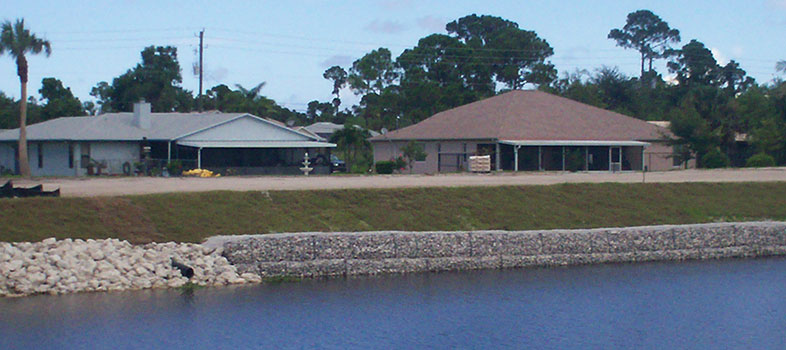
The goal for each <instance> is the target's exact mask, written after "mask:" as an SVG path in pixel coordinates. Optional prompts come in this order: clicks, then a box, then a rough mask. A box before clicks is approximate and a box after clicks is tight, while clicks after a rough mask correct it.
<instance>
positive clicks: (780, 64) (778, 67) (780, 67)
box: [775, 60, 786, 73]
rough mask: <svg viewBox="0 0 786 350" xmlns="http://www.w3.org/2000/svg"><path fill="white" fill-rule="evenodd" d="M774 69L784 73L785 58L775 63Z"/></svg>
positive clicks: (785, 66)
mask: <svg viewBox="0 0 786 350" xmlns="http://www.w3.org/2000/svg"><path fill="white" fill-rule="evenodd" d="M775 71H776V72H783V73H786V60H783V61H778V63H775Z"/></svg>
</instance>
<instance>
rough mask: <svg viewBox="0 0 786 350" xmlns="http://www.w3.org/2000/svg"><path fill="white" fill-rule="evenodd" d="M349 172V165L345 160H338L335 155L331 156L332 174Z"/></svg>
mask: <svg viewBox="0 0 786 350" xmlns="http://www.w3.org/2000/svg"><path fill="white" fill-rule="evenodd" d="M337 171H341V172H347V165H346V163H344V161H343V160H341V159H338V157H336V155H335V154H331V155H330V172H337Z"/></svg>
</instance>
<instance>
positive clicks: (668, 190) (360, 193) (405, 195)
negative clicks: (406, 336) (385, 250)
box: [0, 182, 786, 243]
mask: <svg viewBox="0 0 786 350" xmlns="http://www.w3.org/2000/svg"><path fill="white" fill-rule="evenodd" d="M751 220H786V183H783V182H772V183H689V184H688V183H686V184H616V183H607V184H563V185H553V186H502V187H456V188H412V189H379V190H367V189H363V190H329V191H328V190H326V191H270V192H259V191H256V192H227V191H218V192H202V193H170V194H155V195H144V196H125V197H101V198H27V199H0V241H38V240H41V239H43V238H46V237H52V236H54V237H58V238H66V237H71V238H107V237H116V238H121V239H127V240H129V241H131V242H134V243H144V242H151V241H156V242H163V241H178V242H200V241H202V240H204V239H205V238H206V237H208V236H212V235H219V234H221V235H232V234H255V233H271V232H303V231H369V230H416V231H434V230H447V231H454V230H481V229H502V230H527V229H553V228H591V227H607V226H634V225H650V224H686V223H702V222H713V221H751Z"/></svg>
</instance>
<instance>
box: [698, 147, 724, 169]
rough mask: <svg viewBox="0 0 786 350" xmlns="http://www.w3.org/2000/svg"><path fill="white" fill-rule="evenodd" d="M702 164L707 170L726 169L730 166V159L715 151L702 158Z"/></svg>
mask: <svg viewBox="0 0 786 350" xmlns="http://www.w3.org/2000/svg"><path fill="white" fill-rule="evenodd" d="M701 164H702V165H703V166H704V167H705V168H707V169H717V168H725V167H727V166H729V157H728V156H726V155H725V154H723V153H721V151H719V150H717V149H714V150H712V151H709V152H707V154H705V155H704V156H703V157H701Z"/></svg>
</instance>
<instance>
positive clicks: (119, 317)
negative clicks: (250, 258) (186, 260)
mask: <svg viewBox="0 0 786 350" xmlns="http://www.w3.org/2000/svg"><path fill="white" fill-rule="evenodd" d="M152 348H162V349H178V348H239V349H245V348H293V349H302V348H327V349H346V348H356V349H365V348H376V349H409V348H476V349H491V348H540V349H545V348H552V349H566V348H567V349H571V348H583V349H613V348H618V349H631V348H637V349H673V348H678V349H727V348H733V349H785V348H786V259H782V258H771V259H756V260H724V261H711V262H688V263H648V264H630V265H601V266H581V267H567V268H549V269H521V270H504V271H478V272H462V273H439V274H416V275H408V276H387V277H376V278H355V279H334V280H326V281H324V280H322V281H304V282H300V283H289V284H280V285H265V286H252V287H240V288H211V289H202V290H198V291H196V292H195V293H194V294H193V295H192V296H190V297H189V296H185V295H181V294H180V293H179V292H177V291H138V292H122V293H111V294H77V295H68V296H36V297H30V298H18V299H0V349H152Z"/></svg>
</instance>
